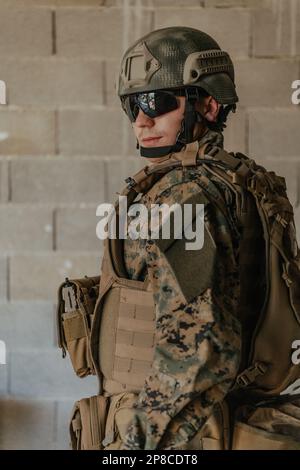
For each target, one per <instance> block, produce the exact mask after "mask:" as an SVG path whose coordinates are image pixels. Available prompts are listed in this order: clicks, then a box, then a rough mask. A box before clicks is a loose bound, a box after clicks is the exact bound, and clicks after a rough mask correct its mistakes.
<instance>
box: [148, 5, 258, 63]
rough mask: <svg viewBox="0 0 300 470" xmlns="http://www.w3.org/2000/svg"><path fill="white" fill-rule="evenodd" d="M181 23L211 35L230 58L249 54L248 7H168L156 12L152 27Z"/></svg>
mask: <svg viewBox="0 0 300 470" xmlns="http://www.w3.org/2000/svg"><path fill="white" fill-rule="evenodd" d="M182 25H185V26H189V27H191V28H196V29H200V30H201V31H204V32H206V33H207V34H209V35H210V36H212V37H213V38H214V39H215V40H216V41H217V42H218V44H219V45H220V47H221V48H222V49H223V50H225V51H227V52H228V53H230V55H231V56H232V58H233V60H235V59H236V58H237V57H248V55H249V40H250V12H249V11H247V10H243V9H215V8H199V10H198V9H197V10H193V9H190V10H189V9H188V8H185V9H182V8H177V9H175V8H169V9H166V10H158V11H156V12H155V29H156V28H166V27H169V26H182Z"/></svg>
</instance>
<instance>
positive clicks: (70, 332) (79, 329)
mask: <svg viewBox="0 0 300 470" xmlns="http://www.w3.org/2000/svg"><path fill="white" fill-rule="evenodd" d="M67 315H68V316H67ZM63 319H64V320H63V321H64V330H65V338H66V341H73V340H75V339H79V338H83V337H85V336H87V332H86V328H85V322H84V319H83V317H82V315H81V314H80V312H79V311H77V313H75V314H64V315H63Z"/></svg>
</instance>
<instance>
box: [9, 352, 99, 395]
mask: <svg viewBox="0 0 300 470" xmlns="http://www.w3.org/2000/svg"><path fill="white" fill-rule="evenodd" d="M11 361H12V363H11V369H12V373H11V390H10V392H11V394H12V395H17V396H22V397H33V396H34V397H37V398H38V397H40V398H45V399H46V398H48V399H49V398H53V399H56V400H58V399H60V398H61V399H66V398H68V399H71V398H72V399H74V400H78V399H80V398H82V397H84V396H91V395H95V394H96V393H97V391H98V389H97V379H96V377H95V376H89V377H85V378H84V380H83V379H80V378H79V377H77V376H76V375H75V372H74V371H73V369H72V366H71V363H70V360H69V358H65V359H62V357H61V353H60V351H59V350H53V351H40V350H32V351H22V352H15V353H12V359H11Z"/></svg>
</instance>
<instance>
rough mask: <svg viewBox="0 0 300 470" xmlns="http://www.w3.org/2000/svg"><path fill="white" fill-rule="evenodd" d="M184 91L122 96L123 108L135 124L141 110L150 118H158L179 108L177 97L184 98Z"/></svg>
mask: <svg viewBox="0 0 300 470" xmlns="http://www.w3.org/2000/svg"><path fill="white" fill-rule="evenodd" d="M182 95H184V92H182V91H178V92H177V91H165V90H158V91H149V92H147V93H134V94H132V95H126V96H122V98H121V102H122V108H123V109H124V111H125V113H126V114H127V116H128V117H129V119H130V121H131V122H135V121H136V118H137V117H138V114H139V110H140V109H141V110H142V111H143V113H145V114H146V115H147V116H149V117H150V118H156V117H158V116H162V115H163V114H166V113H169V112H170V111H174V110H175V109H177V108H179V101H178V100H177V98H176V96H182Z"/></svg>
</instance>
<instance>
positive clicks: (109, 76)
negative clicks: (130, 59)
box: [104, 60, 124, 112]
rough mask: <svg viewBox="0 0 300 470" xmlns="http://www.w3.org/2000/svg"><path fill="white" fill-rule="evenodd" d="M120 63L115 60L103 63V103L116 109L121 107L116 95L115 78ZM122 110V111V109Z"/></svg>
mask: <svg viewBox="0 0 300 470" xmlns="http://www.w3.org/2000/svg"><path fill="white" fill-rule="evenodd" d="M119 67H120V64H119V62H118V61H115V60H106V61H105V63H104V70H105V87H104V100H105V104H107V105H108V106H111V107H115V108H116V109H121V110H122V108H121V102H120V98H119V97H118V95H117V88H116V84H117V79H118V76H119ZM122 112H124V111H123V110H122Z"/></svg>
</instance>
